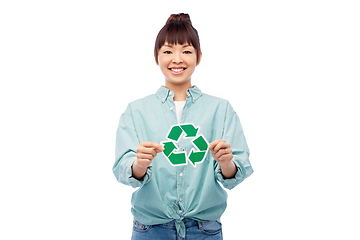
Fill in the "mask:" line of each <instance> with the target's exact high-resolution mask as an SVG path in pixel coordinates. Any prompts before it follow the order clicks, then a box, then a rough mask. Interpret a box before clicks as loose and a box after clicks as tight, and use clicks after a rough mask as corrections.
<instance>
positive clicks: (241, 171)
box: [215, 153, 254, 190]
mask: <svg viewBox="0 0 360 240" xmlns="http://www.w3.org/2000/svg"><path fill="white" fill-rule="evenodd" d="M247 154H248V153H247ZM236 158H237V157H234V158H233V160H232V161H233V162H234V163H235V166H236V168H237V172H236V174H235V176H234V177H233V178H224V176H223V175H222V172H221V167H220V165H219V164H218V163H217V164H216V167H215V174H216V179H217V180H218V181H219V182H220V183H221V184H222V185H223V186H224V188H227V189H229V190H231V189H233V188H234V187H236V186H237V185H238V184H240V183H241V182H242V181H244V179H245V178H247V177H249V176H250V175H251V174H252V173H253V172H254V170H253V169H252V167H251V165H249V164H248V163H249V162H248V161H245V162H243V163H242V161H241V160H240V159H236ZM244 164H245V165H244Z"/></svg>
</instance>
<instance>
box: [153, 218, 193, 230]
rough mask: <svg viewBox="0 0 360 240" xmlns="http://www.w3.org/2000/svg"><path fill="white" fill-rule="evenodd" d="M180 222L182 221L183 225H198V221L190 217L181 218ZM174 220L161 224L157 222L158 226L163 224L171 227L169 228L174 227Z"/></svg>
mask: <svg viewBox="0 0 360 240" xmlns="http://www.w3.org/2000/svg"><path fill="white" fill-rule="evenodd" d="M182 222H183V223H184V225H185V227H187V228H188V227H191V226H195V225H198V221H196V220H194V219H191V218H184V219H183V220H182ZM175 223H176V222H175V220H172V221H170V222H168V223H163V224H159V225H160V226H164V227H171V228H175Z"/></svg>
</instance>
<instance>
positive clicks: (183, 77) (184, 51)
mask: <svg viewBox="0 0 360 240" xmlns="http://www.w3.org/2000/svg"><path fill="white" fill-rule="evenodd" d="M196 59H197V58H196V51H195V48H194V47H193V46H190V45H189V44H183V45H180V44H176V45H171V44H168V43H167V42H165V44H164V45H163V46H162V47H161V48H160V50H159V56H158V62H159V64H158V65H159V66H160V69H161V71H162V73H163V74H164V76H165V80H166V81H167V83H170V84H175V85H182V84H190V86H191V75H192V74H193V72H194V70H195V67H196V66H197V65H198V64H196ZM199 62H200V61H199Z"/></svg>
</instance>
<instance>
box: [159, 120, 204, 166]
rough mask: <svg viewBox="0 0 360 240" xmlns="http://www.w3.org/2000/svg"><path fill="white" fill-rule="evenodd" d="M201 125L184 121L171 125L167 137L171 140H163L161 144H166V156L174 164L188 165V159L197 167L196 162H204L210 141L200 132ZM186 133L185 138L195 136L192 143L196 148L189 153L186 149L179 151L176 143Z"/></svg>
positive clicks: (164, 152)
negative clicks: (197, 125) (196, 125)
mask: <svg viewBox="0 0 360 240" xmlns="http://www.w3.org/2000/svg"><path fill="white" fill-rule="evenodd" d="M199 129H200V127H198V128H195V126H194V124H192V123H184V124H178V125H173V126H171V128H170V130H169V133H168V135H167V139H168V140H169V141H163V142H161V144H162V145H163V146H164V149H165V150H164V151H163V154H164V155H165V158H166V159H167V160H169V162H170V164H172V165H173V166H179V165H186V164H187V162H188V161H187V160H189V162H190V163H191V164H192V165H193V166H194V167H196V164H199V163H202V162H203V161H204V159H205V158H206V154H207V152H208V151H207V150H208V145H209V143H208V141H207V140H206V139H205V137H204V136H203V135H202V134H200V135H197V133H198V132H199ZM183 134H184V138H194V140H192V144H193V145H194V147H195V148H192V149H191V151H190V154H189V155H187V153H186V152H184V151H179V147H178V146H177V145H176V144H177V143H178V142H179V140H180V137H181V135H183Z"/></svg>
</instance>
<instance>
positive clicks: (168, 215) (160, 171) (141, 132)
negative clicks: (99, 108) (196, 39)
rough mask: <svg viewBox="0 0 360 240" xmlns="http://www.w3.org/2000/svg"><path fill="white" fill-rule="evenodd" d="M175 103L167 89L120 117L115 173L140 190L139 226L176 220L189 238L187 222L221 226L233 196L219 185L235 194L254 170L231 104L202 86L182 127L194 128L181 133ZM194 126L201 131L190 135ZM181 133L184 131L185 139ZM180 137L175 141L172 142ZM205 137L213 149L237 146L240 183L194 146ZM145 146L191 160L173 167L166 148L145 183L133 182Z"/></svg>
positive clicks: (135, 205)
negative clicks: (138, 155) (221, 142)
mask: <svg viewBox="0 0 360 240" xmlns="http://www.w3.org/2000/svg"><path fill="white" fill-rule="evenodd" d="M173 97H174V92H172V91H170V90H169V89H167V88H165V87H163V86H162V87H160V89H159V90H158V91H157V92H156V94H153V95H150V96H147V97H145V98H142V99H139V100H136V101H134V102H131V103H130V104H129V105H128V107H127V109H126V110H125V112H124V113H123V114H122V115H121V117H120V121H119V127H118V130H117V134H116V150H115V164H114V166H113V173H114V174H115V176H116V178H117V180H118V181H119V182H121V183H123V184H126V185H130V186H132V187H134V188H138V189H137V190H136V191H135V192H134V193H133V196H132V201H131V203H132V209H131V211H132V214H133V216H134V220H135V221H138V222H140V223H142V224H146V225H155V224H162V223H167V222H169V221H172V220H175V221H176V227H177V231H178V233H179V235H180V236H181V237H185V232H186V231H185V226H184V224H183V222H182V219H183V218H192V219H195V220H199V221H220V217H221V215H222V214H223V212H224V211H225V208H226V200H227V193H226V191H225V190H224V189H223V188H222V187H221V185H220V184H219V183H221V184H222V186H223V187H224V188H227V189H232V188H234V187H235V186H236V185H238V184H239V183H241V182H242V181H243V180H244V179H245V178H247V177H248V176H250V175H251V174H252V173H253V169H252V167H251V164H250V162H249V149H248V146H247V143H246V139H245V136H244V133H243V129H242V126H241V124H240V120H239V118H238V116H237V114H236V112H235V111H234V110H233V108H232V107H231V105H230V103H229V102H228V101H226V100H223V99H221V98H217V97H213V96H210V95H207V94H204V93H202V92H201V90H200V89H199V88H198V87H196V86H194V87H193V88H190V89H188V90H187V99H186V103H185V106H184V108H183V111H182V115H181V122H180V126H181V124H183V125H184V124H185V125H187V126H188V129H186V128H185V127H182V128H179V124H178V122H177V117H176V109H175V104H174V100H173ZM189 125H193V126H194V127H195V128H194V129H195V130H194V129H191V126H190V129H189ZM174 126H175V128H174V129H173V128H172V127H174ZM172 129H173V130H174V132H172V133H171V130H172ZM176 129H179V130H180V132H178V133H179V134H180V133H181V136H180V137H178V135H179V134H176V131H175V130H176ZM184 129H185V130H187V131H186V132H185V130H184ZM196 129H197V131H196ZM190 130H192V133H193V134H191V133H190V132H191V131H190ZM170 133H171V134H170ZM174 133H175V138H174V137H172V139H169V138H168V137H169V136H170V135H171V136H174ZM188 133H189V134H188ZM194 133H196V134H194ZM176 135H177V136H176ZM189 136H190V137H189ZM199 136H202V137H203V139H204V140H205V141H207V143H211V142H212V141H214V140H216V139H224V140H226V141H227V142H228V143H229V144H230V145H231V149H232V151H233V156H234V157H233V159H232V160H233V161H234V163H235V165H236V167H237V173H236V175H235V177H234V178H231V179H224V177H223V175H222V174H221V168H220V165H219V164H218V163H217V162H216V161H215V160H214V159H213V157H212V156H211V153H210V151H209V150H208V149H207V150H204V149H199V148H198V147H197V146H200V148H202V147H201V144H197V145H196V144H194V140H195V139H196V138H197V137H199ZM140 142H156V143H159V144H160V143H162V144H163V143H164V142H173V143H174V146H175V148H176V149H174V150H173V151H172V153H174V155H173V156H176V153H178V154H179V153H180V152H182V153H183V156H182V157H184V156H185V157H186V160H185V162H184V161H183V160H184V159H182V162H181V164H172V162H171V161H170V159H171V158H170V157H168V156H170V155H169V148H166V150H167V151H164V152H161V153H159V154H157V156H156V157H155V158H154V159H153V161H152V163H151V164H150V166H149V168H148V169H147V172H146V174H145V176H144V177H143V179H141V180H140V181H139V180H137V179H135V178H134V177H133V176H132V171H131V166H132V164H133V162H134V161H135V160H136V149H137V148H138V147H139V143H140ZM203 142H204V141H203ZM195 143H196V142H195ZM171 150H172V148H170V151H171ZM201 150H203V151H202V153H201ZM165 152H166V154H165ZM184 152H185V153H184ZM192 152H199V155H198V156H197V158H192V157H191V153H192ZM172 153H171V154H172ZM204 154H205V155H204ZM167 155H168V156H167ZM195 155H196V154H194V155H193V156H195ZM202 157H203V158H202ZM179 159H180V158H179ZM190 159H193V160H192V161H191V160H190ZM194 159H197V160H194ZM201 159H202V161H200V160H201ZM196 161H199V162H196Z"/></svg>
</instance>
